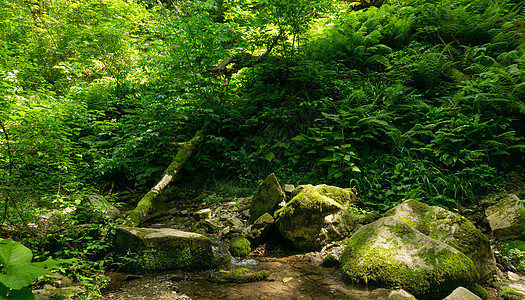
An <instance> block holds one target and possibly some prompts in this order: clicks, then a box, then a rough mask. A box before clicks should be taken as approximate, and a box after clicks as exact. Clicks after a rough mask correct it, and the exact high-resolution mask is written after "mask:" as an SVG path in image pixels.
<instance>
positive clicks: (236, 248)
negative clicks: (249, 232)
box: [230, 236, 252, 257]
mask: <svg viewBox="0 0 525 300" xmlns="http://www.w3.org/2000/svg"><path fill="white" fill-rule="evenodd" d="M250 251H252V249H251V243H250V241H249V240H248V239H246V238H245V237H242V236H236V237H234V238H232V239H231V241H230V253H231V254H232V255H233V256H235V257H245V256H246V255H248V253H250Z"/></svg>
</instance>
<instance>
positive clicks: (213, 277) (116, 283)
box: [104, 254, 389, 300]
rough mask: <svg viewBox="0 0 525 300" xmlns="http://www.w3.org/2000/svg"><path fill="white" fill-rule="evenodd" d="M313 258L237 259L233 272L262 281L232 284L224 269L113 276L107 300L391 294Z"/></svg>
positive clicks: (339, 297)
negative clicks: (248, 271)
mask: <svg viewBox="0 0 525 300" xmlns="http://www.w3.org/2000/svg"><path fill="white" fill-rule="evenodd" d="M319 263H320V261H318V260H317V258H316V257H315V255H310V254H294V255H288V256H283V257H279V256H271V255H270V256H266V255H264V256H260V257H254V258H248V259H243V260H234V261H233V262H232V268H238V267H250V268H254V269H261V270H262V269H264V270H267V271H269V272H270V276H269V277H268V278H267V279H265V280H262V281H258V282H250V283H230V282H226V281H224V280H223V279H222V273H223V272H224V271H221V270H216V271H202V272H183V271H179V270H178V271H173V272H167V273H161V274H151V275H144V276H129V275H125V274H119V273H110V274H108V275H110V277H112V283H111V284H110V286H109V287H108V288H107V289H106V291H105V292H104V294H105V297H104V299H137V300H139V299H190V298H191V299H209V300H212V299H239V300H240V299H385V298H386V297H387V295H388V292H389V290H387V289H367V288H365V287H356V286H353V285H350V284H348V283H346V282H344V281H343V280H342V278H341V272H340V271H339V270H338V268H336V267H322V266H319Z"/></svg>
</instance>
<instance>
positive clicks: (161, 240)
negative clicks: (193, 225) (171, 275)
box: [113, 226, 213, 273]
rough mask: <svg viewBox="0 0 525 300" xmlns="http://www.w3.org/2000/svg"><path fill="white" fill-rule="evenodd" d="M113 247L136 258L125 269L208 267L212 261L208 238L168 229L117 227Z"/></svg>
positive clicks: (141, 270) (138, 271) (146, 270)
mask: <svg viewBox="0 0 525 300" xmlns="http://www.w3.org/2000/svg"><path fill="white" fill-rule="evenodd" d="M113 246H114V249H115V251H116V252H117V254H121V255H126V256H127V257H133V255H137V256H138V259H137V260H136V261H133V260H131V261H132V262H131V263H129V264H128V265H127V266H126V269H127V270H126V271H133V272H137V273H153V272H160V271H165V270H174V269H185V270H195V269H207V268H210V267H211V265H212V263H213V251H212V243H211V240H210V239H209V238H207V237H205V236H203V235H200V234H197V233H193V232H185V231H181V230H176V229H171V228H137V227H127V226H119V227H117V230H116V233H115V237H114V240H113Z"/></svg>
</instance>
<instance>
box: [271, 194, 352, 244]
mask: <svg viewBox="0 0 525 300" xmlns="http://www.w3.org/2000/svg"><path fill="white" fill-rule="evenodd" d="M297 190H300V191H299V192H298V193H296V192H295V191H294V193H293V195H294V197H293V198H292V200H290V201H289V202H288V203H287V204H286V205H285V206H284V207H283V208H281V209H279V210H278V211H276V212H275V214H274V219H275V220H276V221H275V222H276V225H277V228H278V229H279V232H280V233H281V235H282V236H283V237H284V238H286V239H287V240H289V241H290V242H291V243H292V245H293V246H294V247H295V248H297V249H298V250H302V251H318V250H321V248H323V246H325V245H327V244H329V243H331V242H334V241H339V240H342V239H343V238H345V237H346V236H347V235H348V234H349V233H350V231H351V229H352V228H353V222H352V220H351V217H350V215H349V214H348V212H347V211H346V209H345V206H344V204H346V203H347V202H349V201H352V194H351V193H350V192H349V191H346V190H344V189H341V188H337V187H329V186H326V185H323V186H321V188H317V187H313V186H302V187H298V188H297V189H296V191H297ZM327 190H330V192H326V191H327ZM321 192H322V193H323V194H324V195H323V194H321ZM327 195H330V196H333V197H334V198H330V197H328V196H327Z"/></svg>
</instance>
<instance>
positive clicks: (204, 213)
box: [193, 208, 211, 221]
mask: <svg viewBox="0 0 525 300" xmlns="http://www.w3.org/2000/svg"><path fill="white" fill-rule="evenodd" d="M210 216H211V209H209V208H204V209H200V210H198V211H196V212H194V213H193V218H194V219H195V220H197V221H198V220H203V219H208V218H210Z"/></svg>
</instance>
